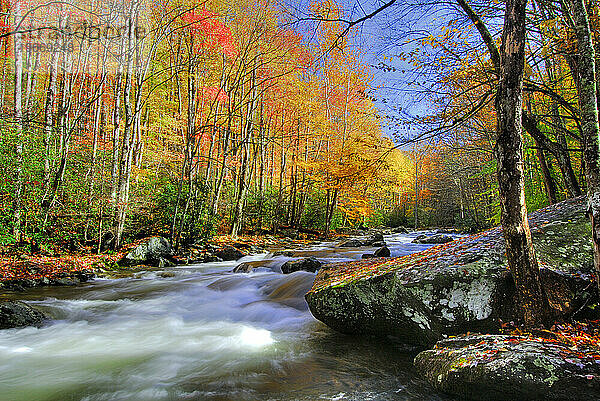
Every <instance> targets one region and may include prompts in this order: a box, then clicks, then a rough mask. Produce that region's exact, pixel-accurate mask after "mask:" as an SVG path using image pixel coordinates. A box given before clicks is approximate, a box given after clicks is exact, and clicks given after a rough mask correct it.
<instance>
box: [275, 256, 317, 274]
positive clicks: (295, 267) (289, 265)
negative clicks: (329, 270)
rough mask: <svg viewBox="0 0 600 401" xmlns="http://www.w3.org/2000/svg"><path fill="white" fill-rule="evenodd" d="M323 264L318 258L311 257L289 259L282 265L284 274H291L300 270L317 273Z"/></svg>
mask: <svg viewBox="0 0 600 401" xmlns="http://www.w3.org/2000/svg"><path fill="white" fill-rule="evenodd" d="M322 265H323V264H322V263H321V262H319V260H318V259H317V258H314V257H312V256H311V257H309V258H303V259H299V260H289V261H287V262H285V263H284V264H283V265H282V266H281V271H282V272H283V274H290V273H293V272H298V271H306V272H311V273H315V272H316V271H317V270H319V269H320V268H321V266H322Z"/></svg>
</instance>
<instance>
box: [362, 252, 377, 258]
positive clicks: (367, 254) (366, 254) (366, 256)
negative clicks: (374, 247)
mask: <svg viewBox="0 0 600 401" xmlns="http://www.w3.org/2000/svg"><path fill="white" fill-rule="evenodd" d="M375 257H376V256H375V255H374V254H372V253H363V254H362V256H361V259H372V258H375Z"/></svg>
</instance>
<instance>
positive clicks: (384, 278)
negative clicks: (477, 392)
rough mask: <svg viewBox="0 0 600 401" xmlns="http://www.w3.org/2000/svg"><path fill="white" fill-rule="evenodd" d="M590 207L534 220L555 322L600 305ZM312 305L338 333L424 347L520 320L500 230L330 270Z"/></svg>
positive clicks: (566, 205)
mask: <svg viewBox="0 0 600 401" xmlns="http://www.w3.org/2000/svg"><path fill="white" fill-rule="evenodd" d="M585 208H586V207H585V200H584V199H583V198H582V197H580V198H576V199H571V200H568V201H565V202H562V203H560V204H555V205H553V206H550V207H547V208H545V209H543V210H540V211H537V212H535V213H532V214H531V215H530V226H531V229H532V235H533V242H534V246H535V249H536V255H537V257H538V260H539V262H540V265H541V266H543V267H544V268H543V269H542V270H541V272H542V281H543V285H544V287H545V291H546V293H547V295H548V296H549V301H550V304H551V306H552V307H553V308H554V310H555V312H556V314H557V316H567V315H570V314H573V313H576V312H577V313H583V312H585V311H588V310H589V309H588V308H587V306H585V305H593V304H594V302H596V301H597V291H596V286H595V284H592V283H591V277H592V274H591V272H592V271H593V254H592V247H591V240H590V238H591V228H590V224H589V221H588V219H587V218H586V216H585ZM306 300H307V302H308V305H309V307H310V310H311V312H312V314H313V315H314V316H315V317H316V318H317V319H319V320H320V321H322V322H324V323H325V324H327V325H328V326H330V327H331V328H333V329H335V330H337V331H340V332H344V333H354V334H378V335H383V336H385V335H392V336H395V337H396V338H398V339H399V340H401V341H404V342H405V343H411V344H420V345H429V344H433V343H435V342H436V341H438V340H441V339H442V338H444V336H447V335H455V334H459V333H463V332H466V331H480V330H481V331H488V332H490V331H494V330H497V329H498V328H499V323H498V319H499V318H500V319H502V320H504V321H511V320H514V319H515V318H516V316H517V313H516V312H515V311H516V308H517V300H516V296H515V288H514V284H513V280H512V277H511V276H510V272H509V271H508V269H507V265H506V257H505V247H504V239H503V236H502V230H501V229H500V228H495V229H492V230H490V231H487V232H484V233H480V234H477V235H472V236H469V237H463V238H461V239H459V240H456V241H452V242H450V243H447V244H443V245H438V246H435V247H432V248H429V249H427V250H425V251H422V252H418V253H415V254H412V255H406V256H402V257H398V258H391V259H370V260H361V261H356V262H345V263H338V264H334V265H328V269H327V270H321V271H320V272H319V273H318V274H317V277H316V278H315V282H314V284H313V287H312V289H311V291H310V292H309V293H308V294H307V295H306ZM590 313H591V312H590Z"/></svg>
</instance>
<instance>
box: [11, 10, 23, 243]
mask: <svg viewBox="0 0 600 401" xmlns="http://www.w3.org/2000/svg"><path fill="white" fill-rule="evenodd" d="M14 14H15V15H14V18H15V26H18V25H19V24H20V22H21V5H20V4H19V2H18V1H17V2H16V4H15V12H14ZM14 55H15V99H14V100H15V127H16V128H15V129H16V144H15V155H16V164H17V165H16V169H15V176H16V179H15V195H14V212H13V230H12V232H13V237H14V238H15V240H16V241H17V242H19V241H20V240H21V223H22V221H21V213H22V205H23V199H21V198H22V196H23V181H24V173H23V163H24V161H23V46H22V42H21V34H20V33H16V34H15V35H14Z"/></svg>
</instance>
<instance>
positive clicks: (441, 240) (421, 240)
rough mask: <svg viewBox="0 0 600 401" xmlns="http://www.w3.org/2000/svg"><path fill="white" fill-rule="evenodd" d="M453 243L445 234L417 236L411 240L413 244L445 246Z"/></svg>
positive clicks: (452, 239)
mask: <svg viewBox="0 0 600 401" xmlns="http://www.w3.org/2000/svg"><path fill="white" fill-rule="evenodd" d="M452 241H454V238H452V237H451V236H449V235H446V234H433V235H431V236H426V235H419V236H418V237H417V238H415V239H414V240H413V243H414V244H446V243H448V242H452Z"/></svg>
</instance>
